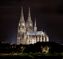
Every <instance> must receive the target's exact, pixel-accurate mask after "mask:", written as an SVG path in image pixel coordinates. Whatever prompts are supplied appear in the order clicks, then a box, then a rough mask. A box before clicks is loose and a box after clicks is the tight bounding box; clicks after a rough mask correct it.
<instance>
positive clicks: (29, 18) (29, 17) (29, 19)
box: [28, 8, 32, 22]
mask: <svg viewBox="0 0 63 59" xmlns="http://www.w3.org/2000/svg"><path fill="white" fill-rule="evenodd" d="M28 21H29V22H32V20H31V14H30V8H29V11H28Z"/></svg>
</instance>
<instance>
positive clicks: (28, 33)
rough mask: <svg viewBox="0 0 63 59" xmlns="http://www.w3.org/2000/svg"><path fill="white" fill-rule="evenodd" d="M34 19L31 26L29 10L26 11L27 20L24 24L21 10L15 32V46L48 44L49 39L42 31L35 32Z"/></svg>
mask: <svg viewBox="0 0 63 59" xmlns="http://www.w3.org/2000/svg"><path fill="white" fill-rule="evenodd" d="M36 24H37V23H36V18H35V22H34V25H33V21H32V19H31V12H30V8H29V10H28V18H27V20H26V22H25V19H24V14H23V8H21V16H20V20H19V24H18V31H17V45H19V44H23V45H29V44H35V43H37V42H49V37H48V35H47V34H46V33H44V32H43V31H37V29H38V28H37V25H36Z"/></svg>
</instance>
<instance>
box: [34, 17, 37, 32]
mask: <svg viewBox="0 0 63 59" xmlns="http://www.w3.org/2000/svg"><path fill="white" fill-rule="evenodd" d="M34 31H35V32H36V31H37V26H36V17H35V24H34Z"/></svg>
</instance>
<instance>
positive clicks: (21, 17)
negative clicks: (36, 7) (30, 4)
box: [20, 7, 25, 22]
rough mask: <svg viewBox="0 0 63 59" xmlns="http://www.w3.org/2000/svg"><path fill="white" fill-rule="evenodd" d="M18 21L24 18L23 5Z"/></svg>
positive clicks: (22, 20)
mask: <svg viewBox="0 0 63 59" xmlns="http://www.w3.org/2000/svg"><path fill="white" fill-rule="evenodd" d="M20 22H25V20H24V14H23V7H21V16H20Z"/></svg>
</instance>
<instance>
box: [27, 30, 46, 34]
mask: <svg viewBox="0 0 63 59" xmlns="http://www.w3.org/2000/svg"><path fill="white" fill-rule="evenodd" d="M27 35H45V33H44V32H43V31H37V32H27Z"/></svg>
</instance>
